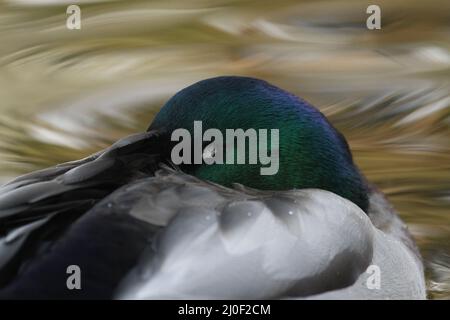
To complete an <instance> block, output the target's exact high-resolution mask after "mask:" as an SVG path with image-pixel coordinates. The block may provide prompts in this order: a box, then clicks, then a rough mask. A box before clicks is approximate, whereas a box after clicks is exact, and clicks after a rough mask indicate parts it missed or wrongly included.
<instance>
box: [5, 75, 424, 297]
mask: <svg viewBox="0 0 450 320" xmlns="http://www.w3.org/2000/svg"><path fill="white" fill-rule="evenodd" d="M195 121H201V123H202V128H203V130H208V129H215V130H216V132H221V133H223V134H224V135H225V131H226V130H227V129H229V128H231V129H237V128H240V129H243V130H247V129H271V128H276V129H278V130H279V141H276V143H275V141H274V140H272V141H269V143H268V149H269V151H270V152H272V153H274V154H275V153H276V154H278V158H277V161H278V170H277V172H276V173H275V174H266V175H264V174H261V168H262V167H264V166H266V165H265V164H262V163H261V162H256V163H255V162H253V163H250V162H249V163H245V161H244V162H242V161H241V162H240V163H239V162H236V163H234V164H229V163H220V162H219V161H216V162H213V163H211V161H209V163H206V161H200V162H198V161H194V162H189V161H186V162H183V163H177V164H175V163H174V161H172V155H173V148H174V147H175V146H176V144H177V141H176V140H174V139H173V138H174V137H173V132H174V131H175V130H177V129H183V130H185V132H189V133H192V134H194V132H193V130H194V122H195ZM208 143H209V142H207V141H206V142H202V145H201V148H202V149H201V151H202V152H203V153H202V155H203V156H204V157H211V156H212V155H213V156H214V155H215V154H217V153H218V152H219V151H223V150H220V149H221V147H220V145H218V144H215V145H214V147H213V148H212V149H211V144H208ZM227 148H229V146H227ZM231 148H237V146H234V147H233V146H232V147H231ZM249 150H250V146H248V147H247V148H245V149H244V153H245V152H249ZM185 151H186V150H185ZM244 156H245V154H244ZM210 160H211V159H210ZM247 162H248V161H247ZM74 270H75V271H77V272H78V278H77V283H76V285H75V286H73V285H71V281H72V280H73V278H72V277H73V274H72V271H74ZM425 297H426V291H425V282H424V275H423V266H422V262H421V257H420V255H419V252H418V250H417V248H416V246H415V243H414V241H413V240H412V238H411V236H410V234H409V233H408V230H407V228H406V226H405V224H404V223H403V222H402V221H401V220H400V218H399V217H398V216H397V214H396V213H395V211H394V209H393V208H392V207H391V205H390V204H389V202H388V201H387V200H386V198H385V197H384V196H383V194H382V193H381V192H380V191H379V190H377V189H376V188H375V187H374V186H372V185H370V184H369V182H368V181H367V180H366V179H365V178H364V176H363V175H362V173H361V172H360V171H359V170H358V168H357V166H356V165H355V164H354V162H353V160H352V155H351V152H350V150H349V147H348V144H347V142H346V140H345V138H344V137H343V136H342V135H341V134H340V133H339V132H338V131H337V130H336V129H335V128H334V127H333V126H332V125H331V124H330V123H329V122H328V120H327V119H326V118H325V116H324V115H323V114H321V113H320V112H319V111H318V110H317V109H315V108H314V107H313V106H311V105H310V104H308V103H307V102H305V101H303V100H302V99H300V98H298V97H296V96H294V95H292V94H290V93H288V92H286V91H284V90H281V89H279V88H277V87H275V86H273V85H271V84H269V83H267V82H265V81H262V80H258V79H253V78H247V77H218V78H213V79H207V80H203V81H200V82H198V83H195V84H193V85H191V86H189V87H187V88H185V89H183V90H181V91H180V92H178V93H177V94H175V96H173V97H172V98H171V99H170V100H169V101H168V102H167V103H166V104H165V105H164V106H163V107H162V109H161V111H160V112H159V113H158V115H157V116H156V117H155V119H154V120H153V122H152V124H151V125H150V127H149V129H148V130H147V131H146V132H144V133H138V134H135V135H132V136H129V137H126V138H124V139H121V140H119V141H117V142H116V143H114V144H113V145H112V146H110V147H109V148H107V149H105V150H102V151H100V152H97V153H96V154H93V155H91V156H89V157H87V158H85V159H82V160H78V161H73V162H68V163H64V164H60V165H57V166H55V167H51V168H48V169H44V170H40V171H36V172H32V173H29V174H26V175H24V176H21V177H18V178H17V179H15V180H13V181H11V182H9V183H8V184H6V185H4V186H2V187H1V188H0V298H1V299H423V298H425Z"/></svg>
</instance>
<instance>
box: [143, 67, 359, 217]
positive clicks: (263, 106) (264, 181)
mask: <svg viewBox="0 0 450 320" xmlns="http://www.w3.org/2000/svg"><path fill="white" fill-rule="evenodd" d="M195 121H201V124H202V130H203V132H205V131H206V130H207V129H217V130H218V131H220V132H222V133H223V137H226V130H227V129H243V130H244V131H246V130H248V129H255V131H257V132H259V131H258V130H259V129H266V130H267V132H268V135H267V136H268V138H269V139H268V147H269V148H268V149H272V152H274V150H275V148H276V149H277V150H279V168H278V171H277V172H276V173H275V174H272V175H262V174H261V168H262V167H267V164H262V163H260V162H259V161H258V163H256V164H251V163H248V162H249V161H247V162H246V163H245V164H237V163H236V161H235V163H234V164H226V163H224V164H217V163H216V164H207V163H201V164H195V163H193V162H191V163H185V164H181V165H180V168H181V169H182V170H183V171H185V172H187V173H190V174H192V175H195V176H197V177H199V178H202V179H206V180H210V181H213V182H216V183H219V184H222V185H224V186H230V185H231V184H232V183H240V184H243V185H245V186H248V187H252V188H257V189H264V190H289V189H304V188H319V189H324V190H329V191H331V192H334V193H336V194H338V195H340V196H342V197H344V198H347V199H349V200H350V201H352V202H354V203H355V204H357V205H358V206H359V207H361V208H362V209H363V210H364V211H367V207H368V196H367V186H366V183H365V179H364V178H363V177H362V175H361V174H360V172H359V170H358V169H357V167H356V166H355V164H354V163H353V160H352V155H351V153H350V150H349V147H348V144H347V142H346V141H345V138H344V137H343V136H342V135H341V134H340V133H339V132H338V131H337V130H336V129H335V128H334V127H333V126H332V125H331V124H330V123H329V122H328V120H327V119H326V118H325V116H324V115H323V114H322V113H320V112H319V111H318V110H317V109H315V108H314V107H313V106H311V105H310V104H308V103H307V102H305V101H303V100H301V99H299V98H298V97H296V96H294V95H292V94H290V93H289V92H286V91H284V90H281V89H279V88H277V87H275V86H273V85H271V84H269V83H267V82H265V81H262V80H258V79H253V78H247V77H234V76H233V77H218V78H212V79H207V80H203V81H200V82H197V83H195V84H193V85H191V86H189V87H187V88H185V89H183V90H181V91H180V92H178V93H177V94H175V95H174V96H173V97H172V98H171V99H170V100H169V101H168V102H167V103H166V104H165V105H164V106H163V108H162V109H161V111H160V112H159V113H158V115H157V116H156V117H155V119H154V121H153V123H152V124H151V126H150V128H149V130H158V131H161V132H162V133H163V141H167V148H166V154H165V156H166V157H168V158H170V156H171V150H173V147H174V146H175V145H177V143H178V142H177V141H171V137H172V133H173V132H174V131H175V130H176V129H180V128H183V129H186V130H187V131H188V132H190V133H191V135H192V137H193V136H194V122H195ZM271 129H278V130H279V143H278V148H277V146H276V143H275V141H272V140H273V139H272V140H271V139H270V136H271V135H270V130H271ZM212 141H214V139H212ZM200 143H202V147H205V146H206V145H208V144H210V142H207V141H203V142H202V141H201V142H200ZM193 144H194V143H193ZM193 144H192V146H191V147H192V150H193V152H194V153H195V150H194V145H193ZM235 147H237V144H236V145H235ZM245 150H246V152H247V153H248V152H249V150H250V146H249V145H248V144H247V146H246V149H245ZM258 150H259V146H258ZM235 151H236V150H235ZM223 152H224V153H225V152H226V151H225V149H224V151H223ZM236 153H237V152H236ZM247 156H248V158H247V160H248V159H249V157H250V155H249V154H247ZM225 157H226V156H225V155H224V158H225Z"/></svg>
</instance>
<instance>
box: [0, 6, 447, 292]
mask: <svg viewBox="0 0 450 320" xmlns="http://www.w3.org/2000/svg"><path fill="white" fill-rule="evenodd" d="M68 4H79V5H80V7H81V11H82V12H81V18H82V20H81V21H82V22H81V23H82V28H81V30H68V29H67V28H66V19H67V17H68V16H67V14H66V8H67V6H68ZM369 4H377V5H379V6H380V7H381V11H382V29H381V30H373V31H371V30H368V29H367V28H366V19H367V17H368V15H367V14H366V8H367V6H368V5H369ZM449 40H450V1H440V0H428V1H419V0H417V1H416V0H411V1H398V0H390V1H374V2H372V1H369V2H368V1H364V0H358V1H353V0H344V1H339V0H333V1H297V0H296V1H293V0H287V1H283V0H281V1H273V0H271V1H266V0H257V1H251V0H248V1H221V0H214V1H210V0H208V1H206V0H198V1H197V0H171V1H138V0H126V1H118V0H117V1H106V0H105V1H63V0H53V1H52V0H9V1H1V2H0V182H6V181H7V180H8V179H10V178H12V177H14V176H16V175H18V174H21V173H25V172H28V171H31V170H35V169H39V168H43V167H46V166H49V165H53V164H56V163H60V162H64V161H69V160H74V159H78V158H81V157H84V156H86V155H88V154H90V153H93V152H95V151H97V150H98V149H100V148H104V147H105V146H107V145H109V144H110V143H111V142H113V141H115V140H116V139H118V138H119V137H122V136H124V135H127V134H131V133H134V132H138V131H143V130H145V129H146V127H147V125H148V124H149V123H150V121H151V119H152V117H153V116H154V114H155V112H157V111H158V109H159V108H160V106H161V105H162V104H163V103H164V101H165V100H166V99H167V98H168V97H170V96H171V95H172V94H174V93H175V92H176V91H178V90H179V89H181V88H183V87H184V86H187V85H189V84H191V83H193V82H195V81H198V80H201V79H204V78H208V77H212V76H217V75H247V76H253V77H258V78H262V79H265V80H268V81H269V82H272V83H273V84H275V85H277V86H280V87H282V88H284V89H287V90H289V91H292V92H294V93H296V94H298V95H299V96H301V97H303V98H305V99H306V100H308V101H310V102H311V103H313V104H314V105H315V106H317V107H318V108H320V109H321V111H322V112H323V113H325V114H326V115H327V116H328V118H329V119H330V120H331V122H332V123H333V124H334V125H335V126H336V127H337V128H338V129H340V130H341V131H342V132H343V133H344V135H345V136H346V137H347V139H348V141H349V143H350V146H351V149H352V150H353V154H354V157H355V160H356V162H357V163H358V165H359V166H360V167H361V168H362V170H363V172H364V173H365V175H366V176H367V177H368V178H369V179H370V181H372V182H373V183H375V184H377V185H378V186H379V187H380V188H381V189H382V190H383V191H384V192H385V193H386V194H387V196H388V198H389V199H390V200H391V202H392V203H393V204H394V206H395V208H396V209H397V210H398V211H399V212H400V214H401V216H402V217H403V218H404V219H405V220H406V221H407V223H408V225H409V226H410V230H411V232H412V233H413V235H414V236H415V238H416V240H417V242H418V244H419V246H420V249H421V252H422V254H423V256H424V258H425V261H426V267H427V272H426V273H427V282H428V289H429V297H430V298H435V299H449V298H450V212H449V211H450V95H449V85H450V41H449Z"/></svg>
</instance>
